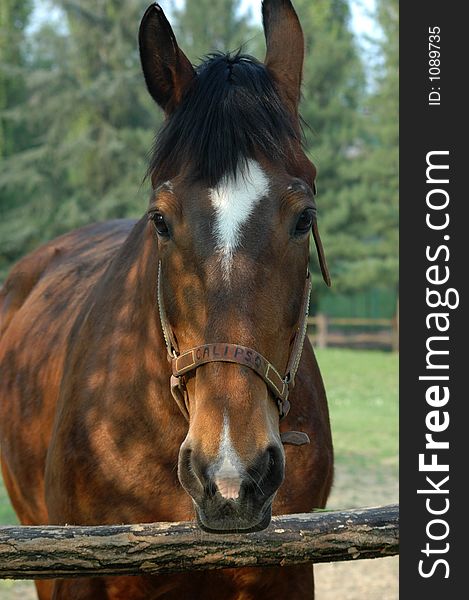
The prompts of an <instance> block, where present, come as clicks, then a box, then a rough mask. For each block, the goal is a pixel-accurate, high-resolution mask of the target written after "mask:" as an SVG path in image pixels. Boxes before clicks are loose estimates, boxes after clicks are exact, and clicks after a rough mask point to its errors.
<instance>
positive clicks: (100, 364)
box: [76, 218, 179, 414]
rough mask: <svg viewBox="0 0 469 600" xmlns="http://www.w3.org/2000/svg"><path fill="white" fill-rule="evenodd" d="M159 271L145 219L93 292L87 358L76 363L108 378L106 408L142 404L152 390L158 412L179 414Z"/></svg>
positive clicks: (84, 334)
mask: <svg viewBox="0 0 469 600" xmlns="http://www.w3.org/2000/svg"><path fill="white" fill-rule="evenodd" d="M157 273H158V249H157V244H156V241H155V239H154V237H153V234H152V231H151V230H150V229H149V228H148V226H147V219H146V218H143V219H142V220H141V221H139V222H138V223H137V224H136V225H135V227H134V228H133V229H132V231H131V232H130V234H129V236H128V237H127V239H126V240H125V242H124V243H123V245H122V247H121V249H120V250H119V252H118V254H117V255H116V257H115V258H114V260H113V262H112V264H111V265H110V266H109V268H108V270H107V272H106V273H105V274H104V275H103V277H102V279H101V281H100V282H99V284H98V286H97V288H96V289H95V290H94V291H93V292H92V294H91V296H90V300H91V297H92V300H91V302H90V305H91V308H90V310H89V314H88V316H87V317H86V318H85V321H86V322H85V323H84V327H82V329H81V334H80V337H81V340H80V341H81V343H80V346H81V351H82V352H83V353H84V354H85V357H84V358H83V360H82V359H80V358H79V357H78V356H77V357H76V361H77V362H76V365H77V367H78V370H79V371H80V370H81V369H84V370H85V371H86V372H85V373H82V374H83V375H84V376H88V375H89V372H90V371H91V373H92V375H93V377H94V379H95V380H96V381H98V382H99V381H100V378H101V379H103V380H105V381H106V384H107V385H106V393H105V394H104V396H105V399H104V400H103V401H104V402H105V403H107V404H108V405H109V407H110V406H111V405H115V404H116V403H117V404H119V403H120V402H125V401H129V400H130V399H131V400H132V402H136V401H139V400H138V398H141V399H142V402H146V401H147V397H148V395H149V389H151V390H152V396H153V398H152V400H151V402H152V406H154V405H155V403H156V404H157V410H158V412H159V414H162V413H163V412H164V411H169V412H170V413H171V414H172V413H174V412H176V413H179V411H178V409H177V408H176V407H175V406H174V401H173V400H172V397H171V394H170V387H169V378H170V375H171V369H170V365H169V363H168V360H167V351H166V346H165V342H164V337H163V333H162V330H161V324H160V321H159V315H158V306H157ZM88 378H89V377H88ZM97 396H98V395H97V394H94V397H95V398H97ZM113 396H114V397H113ZM136 398H137V400H135V399H136ZM96 402H101V400H96Z"/></svg>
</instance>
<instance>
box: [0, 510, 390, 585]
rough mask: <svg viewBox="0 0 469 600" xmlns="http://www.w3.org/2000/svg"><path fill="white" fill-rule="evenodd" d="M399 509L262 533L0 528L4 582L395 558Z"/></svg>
mask: <svg viewBox="0 0 469 600" xmlns="http://www.w3.org/2000/svg"><path fill="white" fill-rule="evenodd" d="M398 552H399V505H389V506H381V507H377V508H365V509H357V510H346V511H337V512H317V513H305V514H296V515H284V516H278V517H274V518H273V519H272V523H271V525H270V526H269V527H268V528H267V529H266V530H265V531H262V532H258V533H248V534H226V535H220V534H208V533H204V532H203V531H201V529H200V528H199V527H197V525H196V524H195V523H192V522H186V523H152V524H144V525H113V526H87V527H78V526H63V527H59V526H50V525H49V526H35V527H29V526H28V527H10V526H8V527H0V578H11V579H48V578H68V577H85V576H88V577H90V576H93V577H97V576H103V575H138V574H143V573H145V574H162V573H174V572H177V571H190V570H203V569H223V568H229V567H245V566H275V565H281V566H283V565H292V564H299V563H308V562H315V563H319V562H331V561H340V560H342V561H343V560H354V559H360V558H377V557H384V556H391V555H394V554H398Z"/></svg>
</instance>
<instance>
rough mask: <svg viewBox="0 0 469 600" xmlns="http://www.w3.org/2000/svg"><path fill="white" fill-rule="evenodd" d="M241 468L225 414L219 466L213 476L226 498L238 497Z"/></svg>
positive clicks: (233, 498) (218, 460)
mask: <svg viewBox="0 0 469 600" xmlns="http://www.w3.org/2000/svg"><path fill="white" fill-rule="evenodd" d="M241 470H242V464H241V461H240V458H239V456H238V453H237V452H236V450H235V449H234V448H233V445H232V443H231V439H230V428H229V422H228V417H227V416H226V415H225V417H224V419H223V432H222V435H221V441H220V449H219V451H218V459H217V467H216V470H215V473H214V477H213V480H214V482H215V484H216V486H217V488H218V491H219V492H220V494H221V495H222V496H223V497H224V498H226V499H231V500H235V499H236V498H238V496H239V489H240V487H241Z"/></svg>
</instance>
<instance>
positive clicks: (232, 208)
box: [209, 159, 269, 278]
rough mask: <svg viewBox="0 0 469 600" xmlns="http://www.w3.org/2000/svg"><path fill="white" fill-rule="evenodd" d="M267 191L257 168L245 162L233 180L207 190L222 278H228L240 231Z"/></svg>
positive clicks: (264, 176) (222, 182)
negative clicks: (212, 213) (212, 208)
mask: <svg viewBox="0 0 469 600" xmlns="http://www.w3.org/2000/svg"><path fill="white" fill-rule="evenodd" d="M268 191H269V180H268V179H267V176H266V174H265V173H264V171H263V170H262V169H261V167H260V165H259V164H258V163H257V162H256V161H255V160H252V159H249V160H248V161H247V163H246V166H245V168H243V169H242V170H241V171H240V172H239V173H238V174H237V177H233V176H229V177H223V178H222V179H221V180H220V182H219V183H218V185H217V187H215V188H212V189H210V190H209V194H210V199H211V201H212V205H213V207H214V209H215V236H216V241H217V249H218V251H219V252H220V255H221V260H222V268H223V276H224V277H225V278H229V274H230V269H231V262H232V258H233V253H234V251H235V250H236V248H237V247H238V246H239V244H240V240H241V233H242V232H241V227H242V225H243V224H244V223H245V222H246V221H247V220H248V218H249V216H250V215H251V213H252V211H253V210H254V208H255V206H256V205H257V204H258V203H259V201H260V200H261V198H263V197H264V196H266V195H267V193H268Z"/></svg>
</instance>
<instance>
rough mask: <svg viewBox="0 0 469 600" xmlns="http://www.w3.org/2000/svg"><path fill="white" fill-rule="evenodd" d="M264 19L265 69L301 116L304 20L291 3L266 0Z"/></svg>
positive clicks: (293, 109)
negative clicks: (301, 19)
mask: <svg viewBox="0 0 469 600" xmlns="http://www.w3.org/2000/svg"><path fill="white" fill-rule="evenodd" d="M262 20H263V23H264V34H265V41H266V45H267V53H266V55H265V61H264V63H265V66H266V67H267V69H268V70H269V72H270V73H271V75H272V76H273V78H274V80H275V81H276V83H277V86H278V91H279V93H280V94H281V96H282V98H283V99H284V101H285V102H286V103H287V105H288V107H289V108H290V110H291V111H292V113H293V114H294V115H297V114H298V104H299V101H300V88H301V79H302V73H303V59H304V52H305V50H304V44H305V42H304V37H303V30H302V29H301V25H300V21H299V19H298V16H297V14H296V12H295V9H294V8H293V6H292V3H291V2H290V0H263V2H262Z"/></svg>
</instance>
